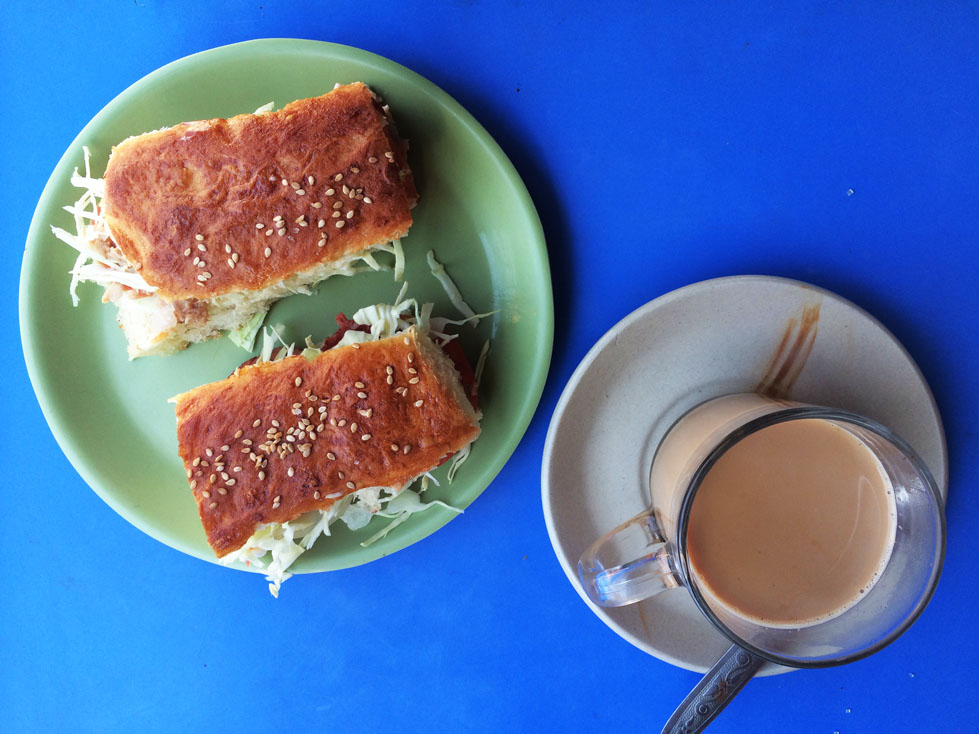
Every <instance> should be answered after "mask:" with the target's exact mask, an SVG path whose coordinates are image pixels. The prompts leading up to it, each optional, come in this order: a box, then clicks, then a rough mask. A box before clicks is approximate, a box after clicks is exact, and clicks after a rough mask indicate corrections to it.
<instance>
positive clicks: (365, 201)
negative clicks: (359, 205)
mask: <svg viewBox="0 0 979 734" xmlns="http://www.w3.org/2000/svg"><path fill="white" fill-rule="evenodd" d="M364 203H365V204H373V203H374V200H373V199H372V198H371V197H369V196H365V197H364Z"/></svg>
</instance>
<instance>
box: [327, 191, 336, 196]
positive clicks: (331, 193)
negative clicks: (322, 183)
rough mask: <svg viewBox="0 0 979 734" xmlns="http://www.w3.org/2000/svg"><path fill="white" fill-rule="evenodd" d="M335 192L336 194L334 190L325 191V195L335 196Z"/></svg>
mask: <svg viewBox="0 0 979 734" xmlns="http://www.w3.org/2000/svg"><path fill="white" fill-rule="evenodd" d="M336 192H337V190H336V189H327V190H326V195H327V196H333V195H334V194H336Z"/></svg>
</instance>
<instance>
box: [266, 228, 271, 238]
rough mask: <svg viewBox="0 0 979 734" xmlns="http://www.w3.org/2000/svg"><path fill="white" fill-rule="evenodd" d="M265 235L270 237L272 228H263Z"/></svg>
mask: <svg viewBox="0 0 979 734" xmlns="http://www.w3.org/2000/svg"><path fill="white" fill-rule="evenodd" d="M265 236H266V237H271V236H272V230H271V229H267V230H265Z"/></svg>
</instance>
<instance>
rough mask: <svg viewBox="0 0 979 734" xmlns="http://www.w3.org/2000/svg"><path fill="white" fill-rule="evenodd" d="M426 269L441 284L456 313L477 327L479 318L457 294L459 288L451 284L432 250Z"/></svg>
mask: <svg viewBox="0 0 979 734" xmlns="http://www.w3.org/2000/svg"><path fill="white" fill-rule="evenodd" d="M427 258H428V267H429V269H430V270H431V271H432V275H434V276H435V278H436V280H438V282H439V283H441V284H442V288H443V289H444V290H445V294H446V295H447V296H448V297H449V300H450V301H452V305H453V306H455V307H456V311H458V312H459V313H461V314H462V315H463V316H465V317H466V321H469V320H470V319H471V320H472V324H473V327H476V326H478V325H479V317H478V316H477V315H476V312H475V311H473V310H472V308H471V307H470V306H469V304H468V303H466V302H465V300H463V298H462V294H461V293H460V292H459V288H458V287H457V286H456V284H455V282H453V280H452V278H450V277H449V274H448V273H447V272H445V267H444V266H443V265H442V263H440V262H439V261H438V260H436V259H435V253H434V252H433V251H432V250H429V251H428V255H427Z"/></svg>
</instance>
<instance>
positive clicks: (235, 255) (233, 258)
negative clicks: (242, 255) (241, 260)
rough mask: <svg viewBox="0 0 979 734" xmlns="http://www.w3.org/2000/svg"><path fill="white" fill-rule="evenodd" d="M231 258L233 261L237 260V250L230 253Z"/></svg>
mask: <svg viewBox="0 0 979 734" xmlns="http://www.w3.org/2000/svg"><path fill="white" fill-rule="evenodd" d="M231 259H232V260H234V261H235V262H238V253H237V252H232V253H231Z"/></svg>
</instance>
